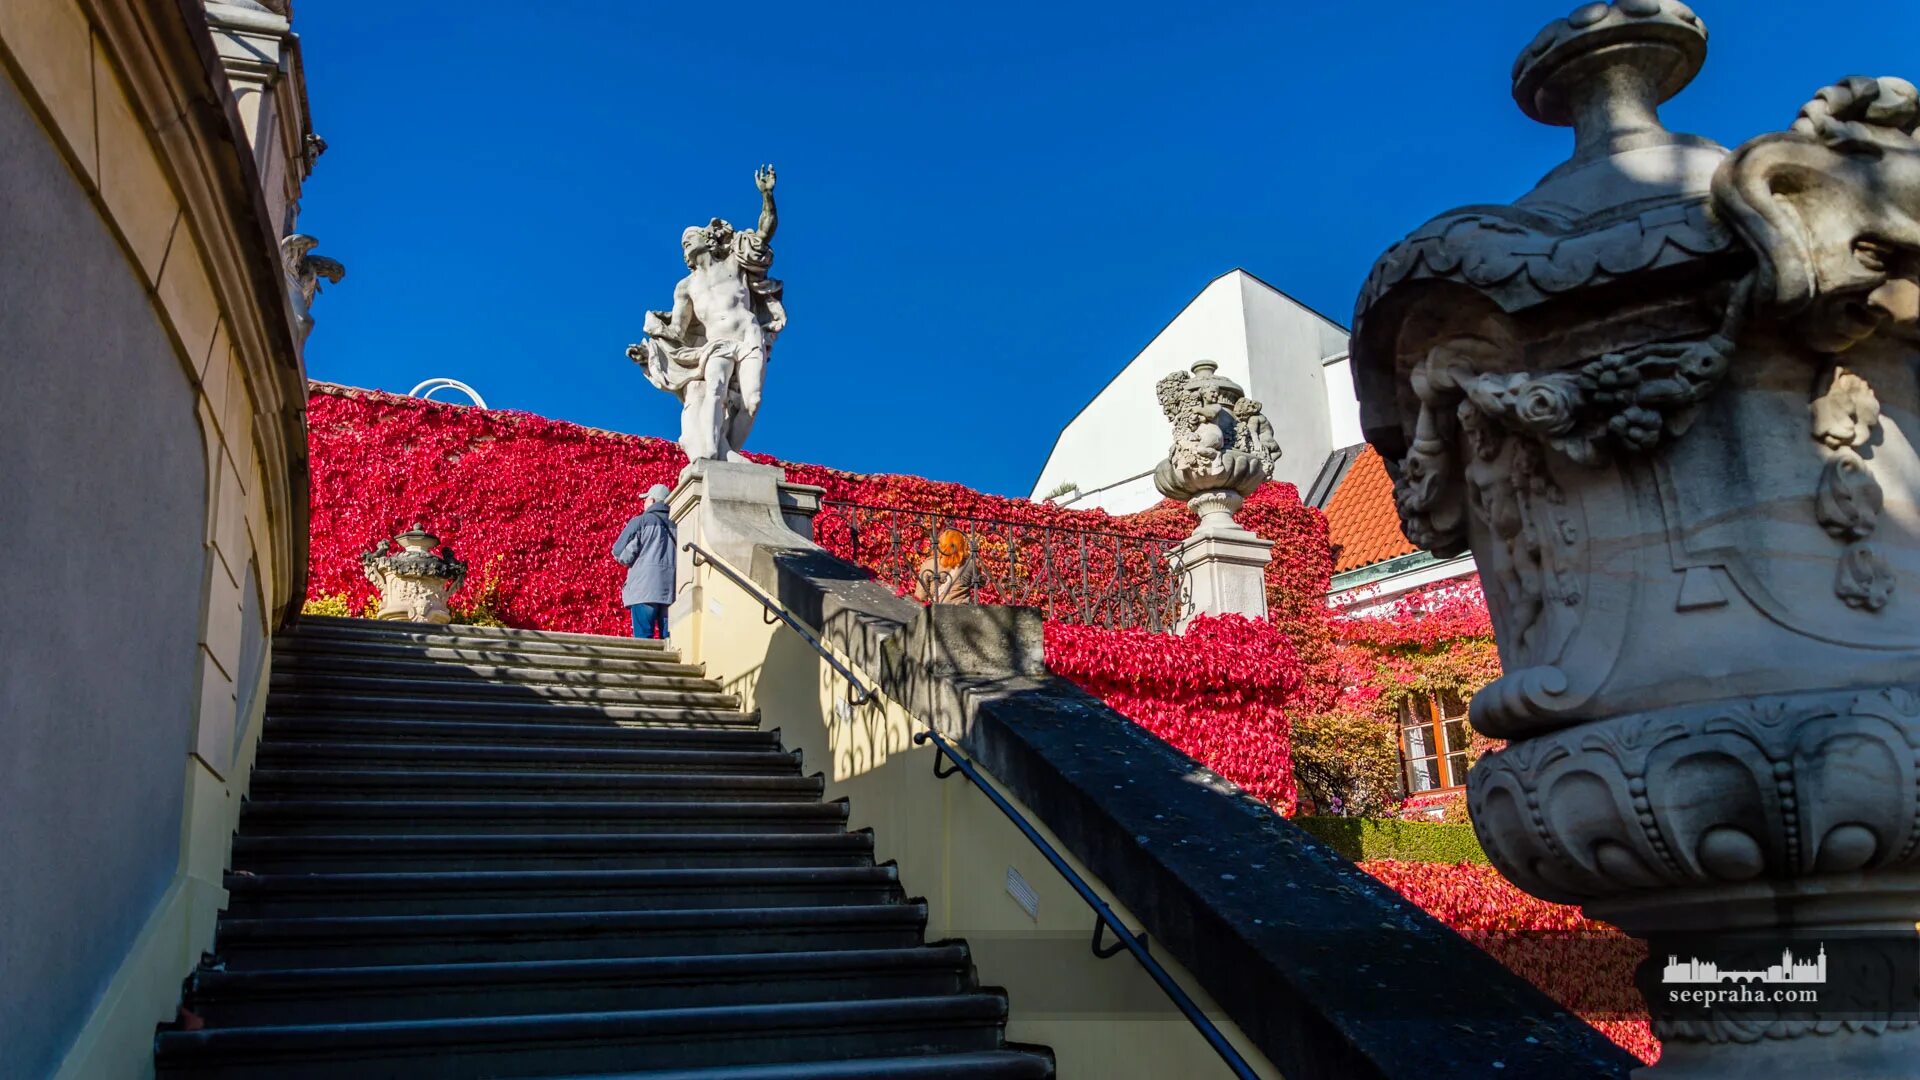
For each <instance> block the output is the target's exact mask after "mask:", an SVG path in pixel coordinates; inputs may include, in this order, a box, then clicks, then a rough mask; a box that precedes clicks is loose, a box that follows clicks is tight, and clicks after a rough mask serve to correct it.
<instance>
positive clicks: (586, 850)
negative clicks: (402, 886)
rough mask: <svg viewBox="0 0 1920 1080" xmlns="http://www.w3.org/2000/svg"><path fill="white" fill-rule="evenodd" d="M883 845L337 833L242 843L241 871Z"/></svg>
mask: <svg viewBox="0 0 1920 1080" xmlns="http://www.w3.org/2000/svg"><path fill="white" fill-rule="evenodd" d="M872 861H873V838H872V837H871V836H870V835H867V834H865V833H849V832H845V831H840V830H834V831H831V832H784V831H754V832H706V831H693V832H606V833H590V832H528V833H500V832H478V833H424V834H408V833H389V834H381V833H352V834H347V833H335V834H314V835H293V836H261V835H252V834H250V833H249V832H246V831H243V832H242V833H241V834H240V835H238V836H236V837H235V838H234V844H233V867H234V869H236V870H249V871H254V872H257V873H268V872H286V873H294V872H305V873H313V872H333V871H338V870H356V869H357V870H366V871H372V870H375V869H380V868H388V867H407V868H412V869H418V870H423V871H432V870H470V869H565V868H569V867H575V866H594V867H607V868H620V869H627V868H634V869H644V868H647V867H649V866H662V867H674V866H678V867H689V868H699V867H707V866H746V867H755V866H761V867H774V866H803V865H804V866H858V865H870V864H871V863H872Z"/></svg>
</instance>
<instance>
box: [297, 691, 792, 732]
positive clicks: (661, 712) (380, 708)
mask: <svg viewBox="0 0 1920 1080" xmlns="http://www.w3.org/2000/svg"><path fill="white" fill-rule="evenodd" d="M267 709H268V710H269V711H270V712H272V713H274V714H276V715H303V716H304V715H312V714H314V713H320V714H323V715H331V716H376V717H394V718H396V719H406V720H426V719H447V718H454V719H459V720H482V721H503V720H504V721H513V722H518V723H536V724H538V723H550V724H583V723H608V722H611V721H629V722H632V723H636V724H648V725H652V726H656V727H675V726H677V727H758V726H759V723H760V720H759V717H758V716H757V715H755V714H753V713H743V712H740V711H739V702H738V701H737V700H736V699H732V698H728V699H726V700H724V701H719V702H713V701H701V702H698V703H696V704H692V705H689V704H684V703H679V702H669V701H661V702H651V703H648V704H642V705H632V704H625V705H623V704H616V703H608V702H600V703H586V702H578V701H563V700H558V699H551V698H548V699H543V698H541V697H538V696H535V695H528V696H525V697H495V698H491V699H489V698H479V697H463V696H439V695H431V694H428V693H426V692H423V691H422V689H421V688H419V687H415V688H414V691H413V692H405V693H393V692H384V693H368V692H360V691H347V690H338V689H328V690H299V691H291V690H278V689H276V690H274V691H273V692H272V693H271V694H269V695H268V698H267Z"/></svg>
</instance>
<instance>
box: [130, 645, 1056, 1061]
mask: <svg viewBox="0 0 1920 1080" xmlns="http://www.w3.org/2000/svg"><path fill="white" fill-rule="evenodd" d="M823 785H824V782H823V780H822V778H821V777H820V776H818V775H813V776H807V775H803V774H802V763H801V761H800V760H799V756H798V755H797V754H795V753H790V752H788V751H787V750H785V749H783V748H782V746H781V744H780V737H779V733H778V732H777V731H773V732H769V731H761V730H759V728H758V725H757V720H756V718H755V717H754V716H752V715H749V714H745V713H742V712H741V711H740V709H739V702H738V700H737V699H736V698H734V697H733V696H731V695H728V694H726V693H724V692H722V690H721V688H720V687H719V686H718V685H717V684H715V683H714V682H713V681H711V680H708V679H705V678H703V677H702V673H701V671H700V669H698V668H697V667H694V666H691V665H687V664H683V663H680V662H679V658H678V657H677V655H676V654H675V653H673V652H672V651H671V650H669V649H667V648H664V647H662V646H661V645H659V644H658V643H654V642H642V641H631V640H626V639H619V638H600V637H588V636H583V635H569V634H547V633H532V632H526V631H508V630H494V629H480V628H474V627H447V628H438V627H431V628H430V627H414V626H411V625H404V624H392V623H372V622H365V621H360V620H346V619H318V618H308V619H304V620H302V621H301V624H300V626H299V628H298V629H296V630H294V631H291V632H289V633H286V634H283V635H281V636H280V637H279V638H278V639H277V641H276V642H275V653H274V667H273V673H272V689H271V696H270V697H269V700H268V705H267V713H266V721H265V729H264V732H263V735H262V741H261V744H260V751H259V758H258V761H257V763H256V766H255V769H254V773H253V778H252V796H251V799H250V801H249V802H248V803H247V804H246V806H245V807H244V809H243V811H242V813H241V818H240V829H239V832H238V834H237V836H236V837H235V840H234V849H233V870H232V872H231V873H230V874H229V875H228V877H227V882H226V884H227V888H228V889H229V890H230V892H231V895H232V900H231V904H230V906H229V907H228V909H227V911H226V912H225V914H223V915H222V916H221V918H220V923H219V930H218V935H217V940H216V944H215V949H214V955H211V956H208V957H207V958H206V959H205V961H204V963H203V964H202V965H201V967H200V969H199V970H198V971H196V972H195V973H194V974H193V976H192V977H191V978H189V979H188V981H187V988H186V998H185V1007H186V1008H187V1010H189V1016H190V1017H191V1018H197V1020H193V1019H190V1020H189V1021H188V1022H187V1023H184V1024H175V1025H168V1026H167V1027H166V1028H165V1029H163V1030H162V1031H161V1032H160V1033H159V1035H158V1037H157V1040H156V1046H155V1063H156V1068H157V1071H158V1074H159V1076H160V1077H162V1078H173V1077H273V1078H275V1080H298V1078H306V1077H329V1078H332V1077H345V1076H351V1077H355V1078H372V1077H407V1078H426V1077H504V1076H586V1075H600V1076H610V1075H619V1076H632V1077H650V1078H654V1080H666V1078H684V1080H696V1078H698V1080H749V1078H752V1080H762V1078H775V1077H790V1078H796V1080H798V1078H827V1077H837V1078H847V1080H855V1078H875V1080H878V1078H881V1077H1048V1076H1051V1075H1052V1074H1053V1064H1052V1057H1051V1054H1050V1053H1049V1052H1048V1051H1047V1050H1045V1049H1044V1048H1039V1047H1023V1046H1017V1045H1012V1044H1009V1043H1008V1042H1007V1041H1006V1036H1005V1022H1006V1017H1007V1000H1006V996H1005V995H1004V994H1003V993H1001V992H999V991H997V990H994V989H991V988H984V987H981V986H979V985H977V983H976V980H975V978H974V973H973V969H972V965H971V962H970V960H969V956H968V952H967V948H966V945H965V944H964V943H960V942H943V943H934V944H928V943H926V942H925V941H924V940H923V937H922V934H923V931H924V928H925V925H926V915H927V909H926V904H925V902H924V901H921V900H915V899H908V898H906V897H905V896H904V895H903V893H902V890H901V887H900V884H899V881H898V879H897V876H896V874H895V871H894V868H893V867H892V866H889V865H878V866H877V865H875V864H874V860H873V838H872V836H871V835H870V834H868V833H864V832H849V831H848V830H847V828H846V817H847V807H846V805H845V803H844V802H833V803H829V802H825V801H823V798H822V790H823ZM196 1024H203V1026H197V1027H196V1026H195V1025H196Z"/></svg>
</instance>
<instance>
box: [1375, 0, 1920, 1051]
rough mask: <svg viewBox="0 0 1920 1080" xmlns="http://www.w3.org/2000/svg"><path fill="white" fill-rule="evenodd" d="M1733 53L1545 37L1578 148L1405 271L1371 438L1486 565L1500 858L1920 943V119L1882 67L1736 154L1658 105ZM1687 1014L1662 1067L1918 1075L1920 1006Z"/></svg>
mask: <svg viewBox="0 0 1920 1080" xmlns="http://www.w3.org/2000/svg"><path fill="white" fill-rule="evenodd" d="M1706 41H1707V34H1706V28H1705V26H1704V25H1703V24H1702V23H1701V21H1700V19H1699V18H1698V17H1697V16H1696V15H1695V14H1694V13H1693V12H1692V11H1691V10H1689V9H1688V8H1687V7H1686V6H1684V5H1682V4H1680V3H1678V2H1676V0H1616V2H1615V3H1612V4H1602V3H1591V4H1586V5H1584V6H1582V7H1580V8H1578V9H1577V10H1575V11H1574V12H1573V13H1572V14H1571V15H1570V16H1568V17H1567V18H1565V19H1561V20H1559V21H1557V22H1554V23H1552V24H1551V25H1549V26H1548V27H1547V28H1546V29H1545V30H1543V31H1542V32H1541V33H1540V35H1539V36H1538V37H1536V38H1535V39H1534V41H1533V42H1532V44H1530V45H1528V46H1527V48H1526V49H1525V50H1524V51H1523V52H1522V54H1521V56H1520V59H1519V61H1518V62H1517V64H1516V65H1515V67H1514V73H1513V87H1514V96H1515V98H1516V100H1517V101H1518V103H1519V105H1520V107H1521V109H1522V110H1523V111H1524V112H1526V113H1527V115H1529V116H1531V117H1532V118H1534V119H1536V120H1538V121H1541V122H1543V123H1547V124H1556V125H1567V126H1571V127H1572V128H1573V129H1574V143H1575V145H1574V153H1573V156H1572V158H1571V159H1570V160H1569V161H1567V162H1566V163H1565V164H1563V165H1561V166H1559V167H1558V168H1556V169H1554V170H1553V171H1552V172H1550V173H1548V174H1547V176H1546V177H1545V178H1544V179H1542V180H1541V181H1540V182H1539V184H1538V185H1537V186H1535V187H1534V189H1533V190H1532V191H1530V192H1528V193H1527V194H1526V195H1524V196H1522V197H1521V198H1520V199H1518V200H1516V201H1515V202H1514V203H1513V204H1512V205H1511V206H1475V207H1471V208H1468V209H1463V210H1458V211H1454V212H1452V213H1448V214H1444V215H1442V216H1440V217H1438V218H1436V219H1434V220H1433V221H1432V222H1430V223H1428V224H1427V225H1425V226H1423V227H1421V228H1420V229H1418V230H1416V231H1415V232H1414V233H1413V234H1412V235H1410V236H1409V237H1407V239H1405V240H1403V241H1401V242H1400V243H1399V244H1397V245H1395V246H1394V247H1393V248H1392V249H1391V250H1389V251H1388V252H1387V253H1386V254H1385V255H1384V256H1382V257H1381V259H1380V260H1379V262H1378V263H1377V264H1376V265H1375V267H1374V269H1373V272H1372V274H1371V276H1370V277H1369V279H1368V281H1367V283H1366V285H1365V288H1364V290H1363V292H1362V294H1361V296H1360V298H1359V302H1358V307H1357V310H1356V312H1355V315H1354V333H1353V358H1354V365H1353V367H1354V379H1355V385H1356V390H1357V391H1358V393H1359V396H1360V399H1361V404H1362V419H1363V424H1364V427H1365V429H1366V435H1367V438H1368V439H1369V441H1371V442H1372V443H1373V444H1374V446H1376V447H1377V448H1378V449H1379V450H1380V452H1381V454H1382V455H1383V456H1384V457H1385V458H1386V459H1387V461H1388V463H1389V467H1390V470H1391V471H1392V473H1393V476H1394V481H1395V489H1394V490H1395V498H1396V500H1397V503H1398V507H1399V511H1400V515H1401V520H1402V524H1403V527H1404V528H1405V530H1406V533H1407V536H1408V537H1409V538H1410V539H1411V540H1413V541H1414V542H1415V543H1418V544H1420V545H1422V546H1423V547H1426V548H1429V549H1432V550H1434V551H1435V552H1436V553H1439V554H1442V555H1454V554H1458V553H1460V552H1462V551H1465V550H1469V549H1470V550H1471V551H1472V552H1473V555H1474V559H1475V561H1476V563H1477V564H1478V566H1479V570H1480V576H1481V581H1482V583H1483V585H1484V587H1485V590H1486V594H1487V600H1488V606H1489V608H1490V609H1491V612H1492V615H1493V619H1494V627H1495V631H1496V636H1497V638H1498V642H1499V648H1500V658H1501V662H1502V666H1503V668H1504V671H1505V674H1504V675H1502V677H1501V678H1500V679H1498V680H1497V681H1495V682H1494V683H1493V684H1491V685H1490V686H1488V687H1487V688H1486V689H1485V690H1483V691H1482V692H1481V693H1480V694H1479V695H1477V696H1476V697H1475V698H1474V700H1473V705H1472V714H1473V723H1474V725H1475V726H1476V727H1477V728H1479V729H1480V730H1481V731H1483V732H1485V733H1486V734H1488V735H1491V736H1495V737H1498V738H1501V739H1506V740H1508V745H1507V747H1506V748H1505V749H1503V750H1500V751H1498V752H1495V753H1491V754H1488V755H1487V756H1486V757H1485V758H1483V759H1482V760H1481V761H1480V762H1479V763H1478V764H1477V765H1476V766H1475V768H1474V770H1473V772H1472V775H1471V776H1470V778H1469V781H1468V806H1469V810H1470V812H1471V814H1472V817H1473V823H1474V828H1475V831H1476V833H1477V834H1478V835H1479V837H1480V839H1481V842H1482V843H1483V845H1484V846H1485V847H1486V850H1487V853H1488V856H1489V857H1490V858H1491V859H1492V861H1493V862H1494V864H1495V865H1496V866H1497V867H1499V869H1500V870H1501V872H1502V873H1504V874H1505V875H1506V876H1507V877H1508V878H1510V879H1512V880H1513V881H1514V882H1515V883H1517V884H1518V885H1520V886H1521V887H1522V888H1524V889H1526V890H1527V891H1528V892H1531V893H1533V894H1535V895H1537V896H1540V897H1543V898H1546V899H1549V900H1554V901H1560V902H1565V903H1579V904H1582V905H1584V906H1585V908H1586V910H1587V911H1588V912H1589V913H1590V914H1592V915H1593V916H1595V917H1598V918H1602V919H1606V920H1608V921H1611V922H1613V923H1615V924H1617V925H1619V926H1621V927H1623V928H1624V929H1626V930H1627V931H1628V932H1629V933H1631V934H1634V935H1636V936H1640V937H1652V938H1655V939H1656V940H1660V939H1668V938H1670V937H1671V936H1672V935H1687V934H1703V935H1704V934H1708V933H1710V932H1711V933H1721V932H1725V931H1750V932H1753V933H1756V934H1769V933H1779V934H1786V933H1793V934H1795V935H1796V940H1798V939H1799V937H1800V936H1806V935H1811V936H1812V937H1813V938H1814V939H1816V940H1818V939H1819V938H1820V936H1821V935H1825V934H1832V935H1834V936H1836V937H1838V936H1844V935H1848V934H1852V935H1861V934H1868V935H1872V934H1880V935H1885V936H1886V938H1887V939H1888V940H1891V941H1894V942H1896V945H1897V949H1896V951H1903V950H1920V943H1915V942H1913V941H1912V939H1913V938H1914V924H1915V920H1916V919H1920V500H1916V488H1917V487H1920V453H1916V449H1915V446H1914V443H1913V442H1912V441H1911V440H1912V439H1913V438H1914V437H1915V436H1910V435H1909V434H1908V432H1917V433H1920V426H1917V425H1920V381H1917V377H1916V369H1917V368H1920V325H1917V324H1920V142H1916V140H1915V137H1914V129H1915V125H1916V122H1917V121H1920V105H1917V104H1916V95H1915V92H1914V88H1913V86H1912V85H1910V84H1908V83H1906V82H1904V81H1902V80H1899V79H1893V78H1881V79H1865V78H1852V79H1847V80H1845V81H1843V82H1840V83H1837V84H1835V85H1833V86H1829V87H1827V88H1825V89H1822V90H1820V91H1819V93H1818V95H1817V96H1816V97H1815V98H1814V99H1813V100H1812V101H1811V102H1809V103H1808V104H1807V105H1806V106H1805V107H1804V108H1803V109H1801V111H1800V114H1799V117H1798V118H1797V119H1795V120H1794V121H1793V123H1792V124H1791V127H1790V128H1789V130H1786V131H1783V132H1780V133H1777V134H1769V135H1762V136H1760V137H1758V138H1755V139H1753V140H1752V141H1750V142H1748V143H1746V144H1745V145H1743V146H1741V147H1739V148H1738V149H1736V150H1733V151H1731V152H1730V151H1728V150H1726V149H1725V148H1723V147H1721V146H1718V145H1716V144H1714V143H1712V142H1710V141H1708V140H1706V139H1702V138H1698V137H1695V136H1690V135H1681V134H1676V133H1672V132H1669V131H1667V130H1666V129H1665V128H1664V127H1663V126H1662V125H1661V122H1660V120H1659V117H1658V115H1657V111H1656V110H1657V106H1658V105H1659V104H1660V103H1661V102H1663V101H1665V100H1666V99H1668V98H1669V97H1671V96H1673V95H1674V94H1676V93H1678V92H1679V91H1680V90H1681V89H1682V88H1684V87H1685V86H1686V84H1687V83H1688V82H1689V81H1691V79H1692V78H1693V77H1694V75H1695V74H1697V73H1698V71H1699V70H1700V68H1701V66H1702V65H1703V64H1704V62H1705V58H1706ZM1788 107H1789V108H1790V107H1791V104H1790V103H1789V105H1788ZM1785 115H1787V114H1785V113H1784V112H1783V118H1784V116H1785ZM1776 955H1777V954H1776ZM1665 959H1666V957H1665V955H1664V953H1663V954H1662V955H1661V956H1659V957H1656V958H1654V961H1653V962H1654V963H1664V961H1665ZM1903 970H1904V969H1903ZM1656 977H1657V973H1656ZM1898 978H1901V979H1905V978H1906V976H1904V975H1901V976H1898ZM1641 981H1642V988H1643V990H1646V989H1647V986H1648V982H1649V980H1648V977H1647V972H1646V969H1643V971H1642V976H1641ZM1893 990H1894V991H1895V996H1899V995H1901V994H1905V995H1908V996H1911V994H1912V991H1913V990H1914V987H1913V986H1912V985H1911V984H1910V983H1907V984H1904V985H1902V986H1898V987H1894V988H1893ZM1649 1002H1650V1004H1654V993H1653V992H1649ZM1762 1012H1763V1013H1764V1010H1762ZM1654 1016H1655V1032H1656V1034H1658V1035H1659V1036H1660V1037H1661V1038H1662V1040H1663V1042H1664V1045H1665V1050H1664V1055H1663V1057H1662V1059H1661V1061H1660V1063H1659V1064H1658V1066H1656V1067H1654V1068H1652V1069H1650V1070H1646V1072H1647V1074H1648V1075H1650V1076H1659V1077H1663V1078H1666V1077H1708V1076H1714V1077H1718V1076H1728V1077H1731V1076H1736V1075H1740V1076H1746V1077H1758V1076H1775V1075H1822V1076H1841V1075H1845V1076H1899V1077H1916V1076H1920V1032H1916V1029H1915V1026H1914V1023H1913V1019H1912V1017H1911V1016H1909V1015H1906V1014H1898V1015H1896V1014H1892V1013H1883V1014H1876V1013H1873V1012H1872V1011H1871V1010H1869V1011H1868V1012H1866V1013H1860V1012H1852V1013H1848V1014H1846V1015H1845V1016H1844V1017H1841V1018H1838V1019H1834V1018H1827V1019H1809V1018H1806V1017H1800V1016H1788V1015H1785V1014H1784V1013H1783V1014H1781V1015H1775V1016H1766V1015H1761V1016H1759V1017H1758V1018H1757V1019H1756V1018H1755V1017H1754V1016H1753V1015H1752V1014H1743V1016H1742V1017H1741V1018H1739V1019H1733V1020H1722V1019H1710V1020H1695V1019H1672V1018H1666V1019H1663V1018H1662V1011H1661V1010H1660V1009H1659V1008H1655V1010H1654Z"/></svg>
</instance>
